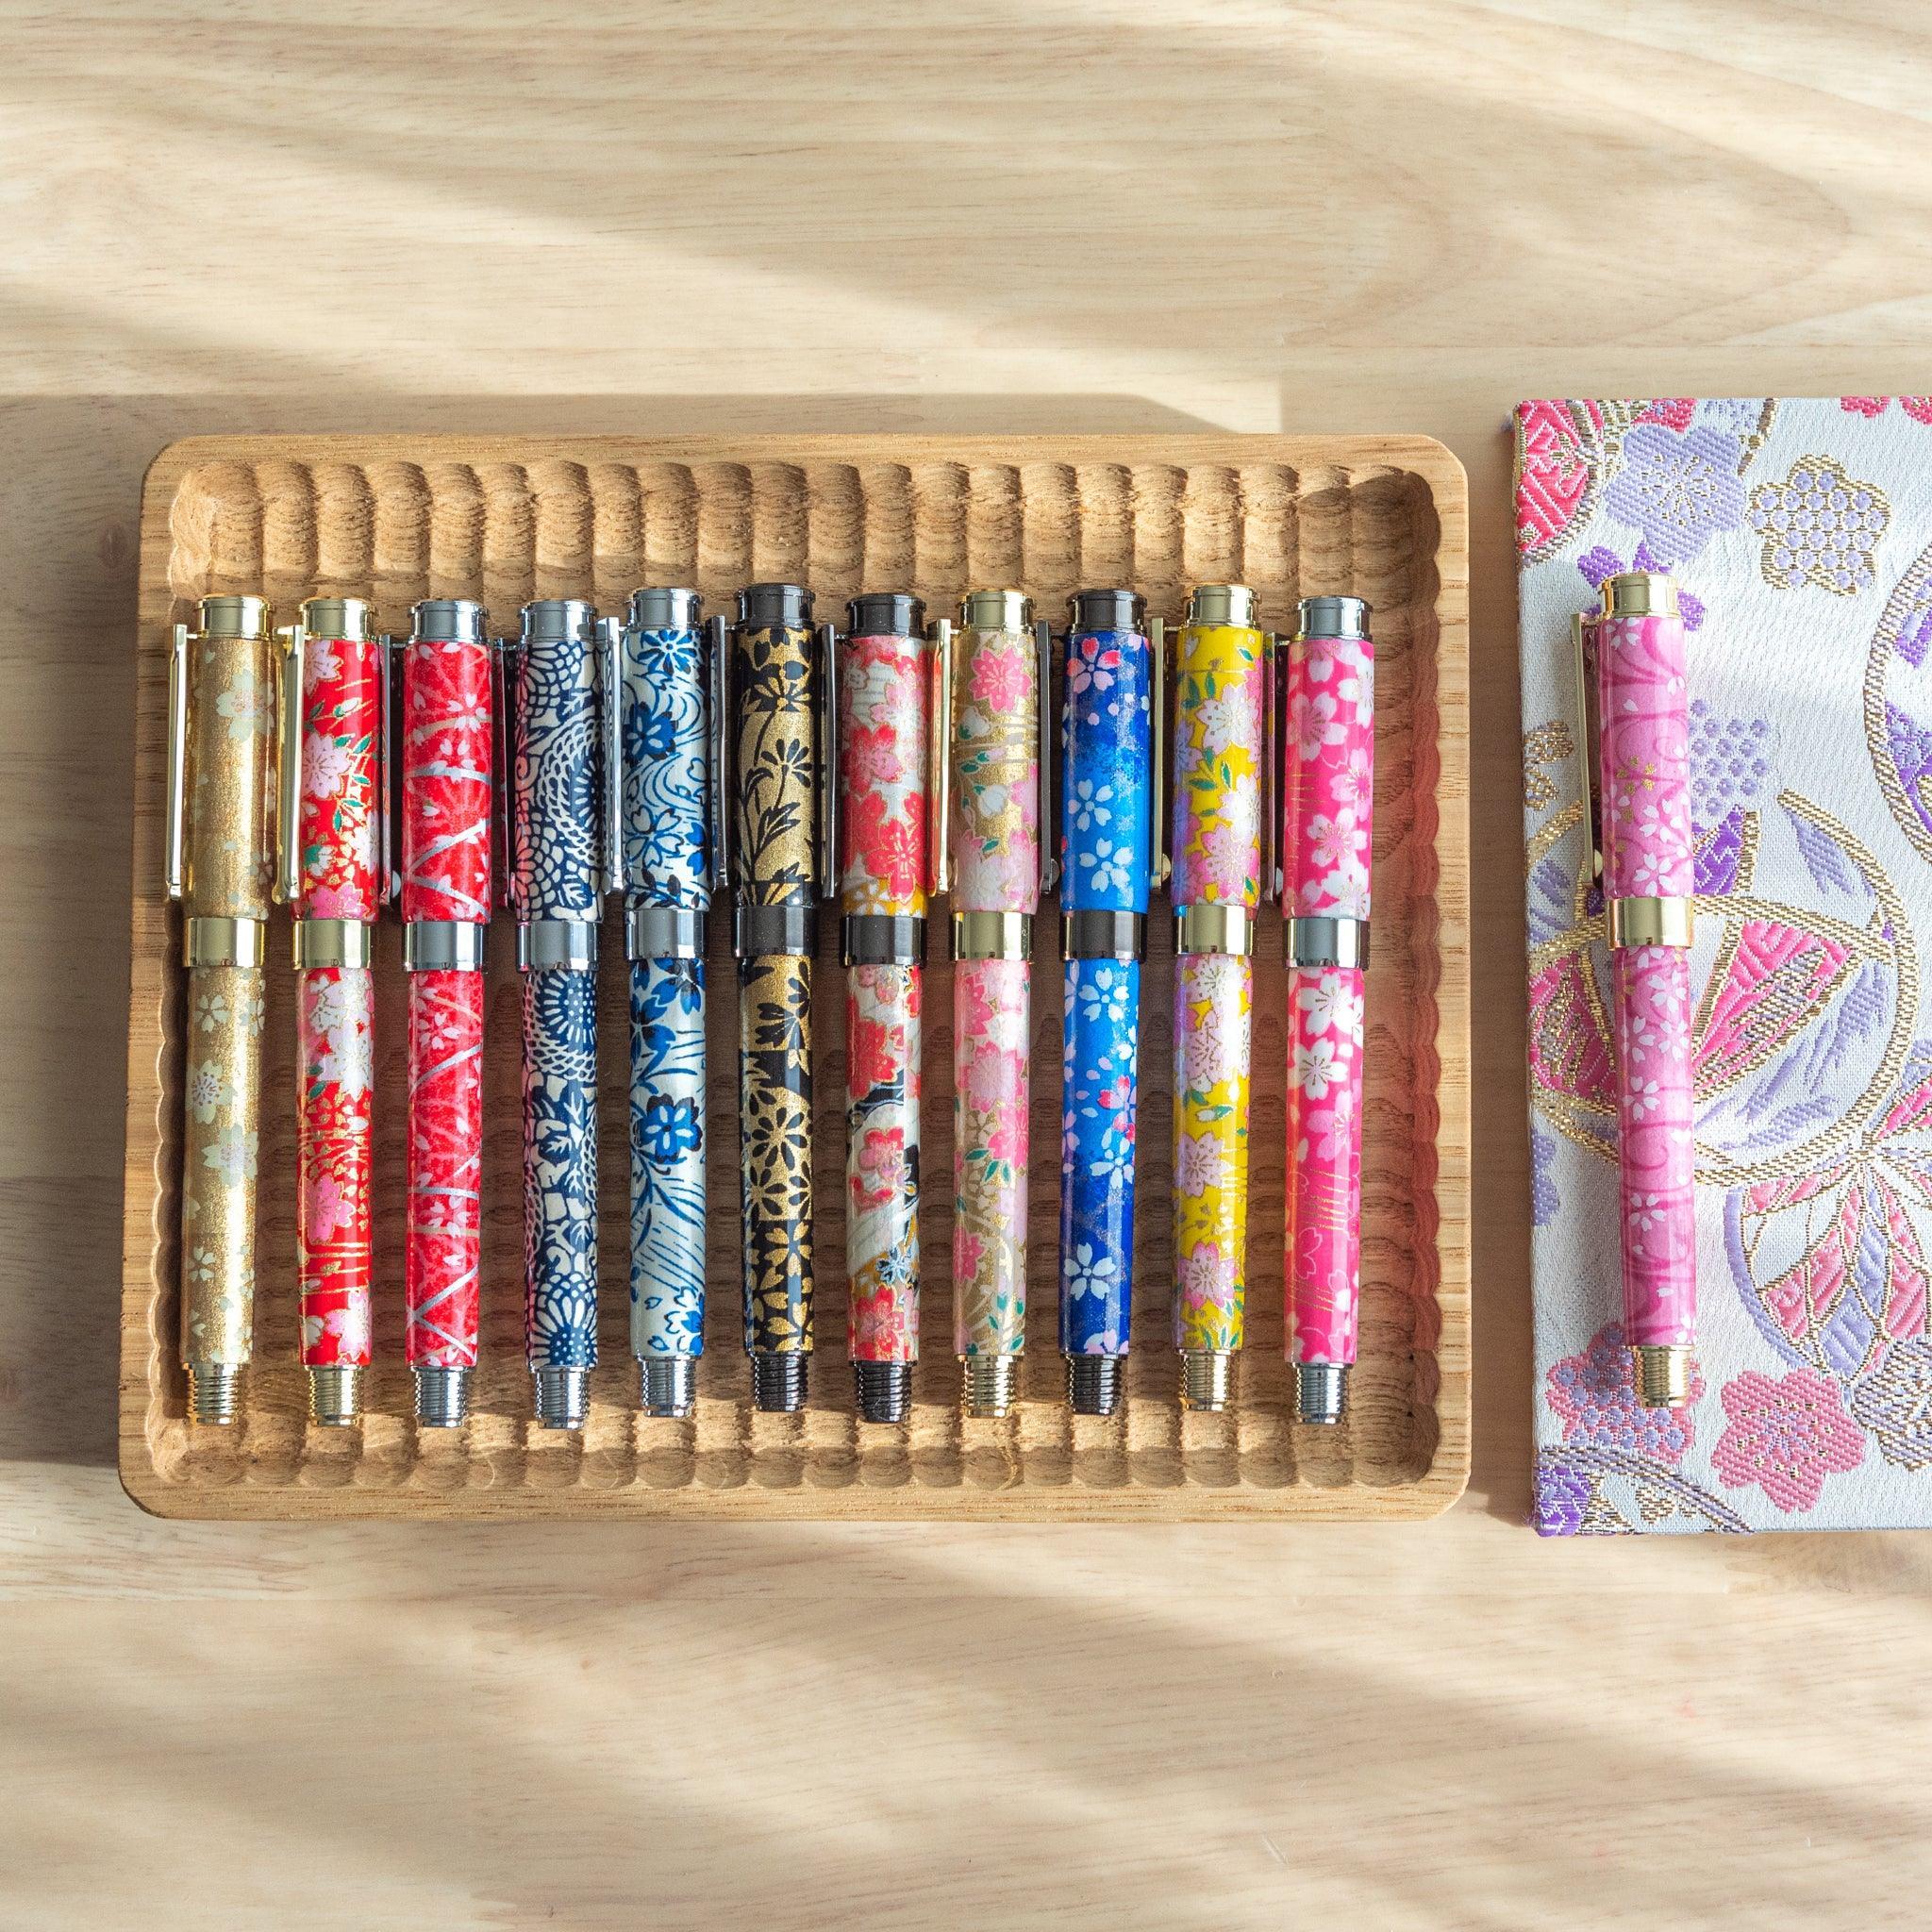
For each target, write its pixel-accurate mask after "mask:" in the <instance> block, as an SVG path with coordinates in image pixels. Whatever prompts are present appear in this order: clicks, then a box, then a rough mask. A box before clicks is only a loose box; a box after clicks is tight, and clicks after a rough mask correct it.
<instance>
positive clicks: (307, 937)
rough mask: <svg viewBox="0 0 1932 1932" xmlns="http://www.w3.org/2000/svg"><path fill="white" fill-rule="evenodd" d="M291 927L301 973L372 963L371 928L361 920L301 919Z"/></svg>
mask: <svg viewBox="0 0 1932 1932" xmlns="http://www.w3.org/2000/svg"><path fill="white" fill-rule="evenodd" d="M370 931H371V928H370V927H368V926H366V925H364V924H363V923H362V922H361V921H360V920H359V919H298V920H296V921H295V923H294V925H293V926H292V927H291V933H292V935H293V939H294V948H293V950H294V956H295V970H296V971H297V972H298V973H308V972H313V971H315V970H316V969H318V968H321V967H325V966H366V965H368V963H369V936H370Z"/></svg>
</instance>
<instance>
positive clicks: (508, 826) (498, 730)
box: [488, 638, 523, 918]
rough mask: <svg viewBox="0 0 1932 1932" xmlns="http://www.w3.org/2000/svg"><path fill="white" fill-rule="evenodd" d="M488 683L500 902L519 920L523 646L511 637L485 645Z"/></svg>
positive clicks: (520, 901) (521, 904)
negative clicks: (491, 694)
mask: <svg viewBox="0 0 1932 1932" xmlns="http://www.w3.org/2000/svg"><path fill="white" fill-rule="evenodd" d="M488 649H489V651H490V675H491V683H492V684H493V685H494V687H495V691H496V716H495V718H494V720H493V721H492V724H493V730H492V745H493V750H494V752H495V764H496V774H495V783H494V784H493V786H492V787H491V790H492V791H494V793H495V798H494V800H493V801H492V803H493V804H494V806H495V808H496V812H497V826H498V836H499V839H500V841H501V846H500V849H501V851H502V854H503V902H504V904H505V905H506V906H508V908H510V910H511V911H512V912H514V913H515V914H516V915H517V916H518V917H519V918H521V917H522V916H523V894H522V893H521V892H520V891H518V888H517V831H516V812H517V798H516V792H517V781H516V756H517V727H516V705H517V675H518V672H519V669H520V668H521V665H522V661H523V646H522V645H521V643H519V641H517V640H516V639H515V638H498V639H497V640H496V641H495V642H494V643H492V644H491V645H490V646H488Z"/></svg>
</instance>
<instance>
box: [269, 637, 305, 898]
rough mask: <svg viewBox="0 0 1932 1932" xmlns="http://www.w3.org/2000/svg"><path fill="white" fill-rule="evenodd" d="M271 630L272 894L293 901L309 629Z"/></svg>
mask: <svg viewBox="0 0 1932 1932" xmlns="http://www.w3.org/2000/svg"><path fill="white" fill-rule="evenodd" d="M275 635H276V636H277V637H278V638H280V639H281V640H282V654H281V656H280V657H279V658H276V659H275V683H276V697H277V699H278V702H277V704H276V706H275V897H276V899H278V900H279V901H281V902H282V903H283V904H284V905H289V906H292V905H294V904H295V902H296V901H297V900H298V899H300V898H301V896H302V820H301V812H302V681H303V664H304V660H305V658H307V656H308V631H307V630H306V629H305V628H304V627H303V626H302V625H299V624H291V625H285V626H284V627H283V628H282V629H280V630H278V631H277V632H276V633H275Z"/></svg>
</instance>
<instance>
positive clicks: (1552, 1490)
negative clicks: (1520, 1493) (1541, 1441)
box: [1536, 1452, 1594, 1536]
mask: <svg viewBox="0 0 1932 1932" xmlns="http://www.w3.org/2000/svg"><path fill="white" fill-rule="evenodd" d="M1593 1489H1594V1485H1593V1484H1592V1483H1591V1479H1590V1476H1589V1474H1587V1473H1586V1472H1585V1471H1583V1470H1580V1469H1578V1468H1576V1467H1575V1466H1574V1464H1572V1463H1568V1462H1565V1461H1564V1460H1563V1458H1562V1457H1560V1456H1557V1455H1555V1454H1551V1453H1547V1452H1546V1453H1545V1454H1544V1455H1543V1456H1542V1457H1541V1458H1540V1459H1539V1461H1538V1463H1537V1470H1536V1533H1537V1535H1539V1536H1577V1535H1580V1534H1581V1533H1582V1530H1583V1524H1584V1519H1585V1517H1586V1515H1587V1514H1588V1512H1589V1509H1590V1503H1591V1493H1592V1491H1593Z"/></svg>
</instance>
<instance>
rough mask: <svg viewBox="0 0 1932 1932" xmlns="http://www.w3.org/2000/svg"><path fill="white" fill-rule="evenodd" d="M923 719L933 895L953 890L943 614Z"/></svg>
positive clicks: (949, 675) (947, 627) (948, 647)
mask: <svg viewBox="0 0 1932 1932" xmlns="http://www.w3.org/2000/svg"><path fill="white" fill-rule="evenodd" d="M927 674H928V676H929V678H930V680H931V683H930V695H929V697H928V699H927V723H928V724H929V725H930V727H931V730H930V741H929V747H928V751H927V758H928V761H929V763H930V764H931V767H932V771H931V774H930V784H929V787H928V790H927V791H926V795H925V808H926V818H925V870H926V882H927V890H928V891H930V892H931V893H932V894H933V895H934V896H935V897H937V896H938V895H939V894H940V893H941V892H950V891H952V890H953V849H952V842H951V838H950V834H951V831H952V824H953V626H952V623H951V621H950V620H949V619H947V618H943V617H941V618H937V619H935V620H934V623H933V644H932V659H931V662H930V664H929V665H928V666H927Z"/></svg>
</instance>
